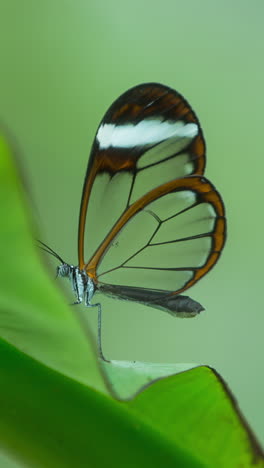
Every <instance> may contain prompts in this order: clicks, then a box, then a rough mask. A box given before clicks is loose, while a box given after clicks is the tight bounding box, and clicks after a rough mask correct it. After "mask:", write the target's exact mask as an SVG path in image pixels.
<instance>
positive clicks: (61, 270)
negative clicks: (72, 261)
mask: <svg viewBox="0 0 264 468" xmlns="http://www.w3.org/2000/svg"><path fill="white" fill-rule="evenodd" d="M74 268H75V267H74V266H72V265H69V264H68V263H64V262H63V263H61V264H60V265H59V266H57V276H61V277H62V278H69V277H70V276H71V274H72V272H73V270H74Z"/></svg>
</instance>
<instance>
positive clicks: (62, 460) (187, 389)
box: [0, 135, 264, 468]
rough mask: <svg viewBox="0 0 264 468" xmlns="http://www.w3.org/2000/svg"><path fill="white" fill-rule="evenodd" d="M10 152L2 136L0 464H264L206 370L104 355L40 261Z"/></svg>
mask: <svg viewBox="0 0 264 468" xmlns="http://www.w3.org/2000/svg"><path fill="white" fill-rule="evenodd" d="M13 160H14V156H13V154H12V151H11V150H10V146H9V144H8V143H7V140H6V138H5V136H3V135H2V137H1V138H0V182H1V183H0V200H1V210H2V211H1V219H2V223H1V230H0V243H1V244H0V245H1V269H0V353H1V366H0V382H1V385H0V434H1V436H0V441H1V447H2V450H3V454H2V458H0V466H3V467H4V468H5V467H7V466H8V467H9V466H10V467H12V468H18V467H19V466H24V467H25V466H26V467H34V468H38V467H43V468H44V467H45V468H49V467H54V468H55V467H56V468H60V467H66V468H67V467H75V468H79V467H87V466H91V467H93V468H96V467H98V468H104V467H128V468H129V467H138V468H140V467H143V466H144V467H148V466H151V467H152V468H156V467H157V468H158V467H160V468H161V467H162V468H163V467H166V468H170V467H176V466H179V467H183V468H184V467H199V466H200V467H201V466H207V467H216V468H217V467H223V468H228V467H230V468H233V467H251V466H252V467H253V466H257V467H259V466H264V461H263V454H262V452H261V449H260V448H259V446H258V445H257V442H256V441H255V439H254V437H253V435H252V433H251V432H250V431H249V430H248V428H247V426H246V425H245V424H244V422H243V421H242V419H241V416H240V414H239V413H238V411H237V408H236V406H235V404H234V401H233V400H232V398H231V397H230V394H229V392H228V390H227V389H226V387H225V385H224V383H223V381H222V380H221V378H220V377H219V376H218V375H217V374H216V373H215V372H214V371H212V370H211V369H209V368H206V367H197V368H194V369H192V370H189V371H186V372H180V373H178V374H177V375H171V376H170V377H165V376H167V375H168V374H172V373H175V372H179V371H182V370H183V368H182V365H175V366H174V365H163V366H161V365H157V364H150V363H125V362H116V361H113V362H109V361H108V362H107V361H102V362H101V363H100V365H99V363H98V360H97V357H96V353H95V351H94V350H95V346H94V343H93V341H92V339H91V337H90V333H89V331H87V327H86V326H85V327H84V326H81V325H84V323H83V321H82V322H80V319H81V320H83V317H82V316H80V315H79V313H78V315H77V312H76V308H70V307H68V306H67V304H66V301H65V299H64V298H63V296H62V294H61V292H60V291H59V290H58V289H56V287H55V286H54V284H53V283H54V281H53V282H52V279H50V277H49V275H48V274H47V272H46V270H45V269H44V268H43V265H42V262H41V256H40V254H39V251H38V250H37V248H36V247H35V245H34V241H33V240H32V222H31V220H30V218H29V215H28V214H27V210H26V196H25V194H24V190H23V187H22V184H21V182H20V180H19V177H18V174H17V170H16V169H15V166H14V163H13ZM30 226H31V228H30ZM72 309H74V310H72ZM77 318H78V319H79V320H77ZM161 377H162V378H161ZM153 379H154V380H155V383H154V384H151V382H152V381H153ZM142 389H144V390H143V391H140V390H142ZM111 394H114V395H116V396H117V397H118V398H119V401H118V400H117V399H114V398H113V397H112V396H111ZM133 396H134V397H133ZM132 397H133V398H132ZM122 398H123V401H120V400H121V399H122ZM128 398H130V399H128ZM12 460H14V462H12Z"/></svg>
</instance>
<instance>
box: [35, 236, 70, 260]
mask: <svg viewBox="0 0 264 468" xmlns="http://www.w3.org/2000/svg"><path fill="white" fill-rule="evenodd" d="M37 241H38V242H39V243H40V244H41V245H39V248H40V249H42V250H44V252H47V253H49V254H50V255H52V256H53V257H55V258H57V260H59V261H60V262H61V263H65V261H64V260H63V259H62V258H61V257H60V256H59V255H58V254H57V252H55V250H53V249H52V248H51V247H49V246H48V245H47V244H45V243H44V242H42V241H41V240H39V239H37Z"/></svg>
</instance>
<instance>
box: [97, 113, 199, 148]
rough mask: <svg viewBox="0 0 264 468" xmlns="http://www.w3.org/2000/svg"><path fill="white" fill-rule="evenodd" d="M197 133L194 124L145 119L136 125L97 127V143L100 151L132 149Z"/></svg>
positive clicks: (192, 135) (196, 126)
mask: <svg viewBox="0 0 264 468" xmlns="http://www.w3.org/2000/svg"><path fill="white" fill-rule="evenodd" d="M198 132H199V129H198V125H197V124H195V123H185V122H182V121H180V120H179V121H177V122H172V121H168V120H167V121H160V120H158V119H145V120H142V121H141V122H139V123H138V124H136V125H133V124H125V125H114V124H103V125H101V126H100V127H99V130H98V133H97V136H96V138H97V141H98V143H99V147H100V149H106V148H109V147H111V146H112V147H113V146H115V147H116V148H130V147H131V148H133V147H134V146H143V145H154V144H155V143H159V142H160V141H163V140H165V139H168V138H172V137H174V138H175V137H176V136H178V137H179V138H190V139H191V138H194V137H195V136H196V135H197V134H198Z"/></svg>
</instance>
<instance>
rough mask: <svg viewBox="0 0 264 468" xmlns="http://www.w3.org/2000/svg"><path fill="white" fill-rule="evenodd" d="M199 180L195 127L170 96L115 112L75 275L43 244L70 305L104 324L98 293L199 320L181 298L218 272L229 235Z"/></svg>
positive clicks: (85, 216)
mask: <svg viewBox="0 0 264 468" xmlns="http://www.w3.org/2000/svg"><path fill="white" fill-rule="evenodd" d="M204 170H205V141H204V137H203V133H202V130H201V127H200V124H199V121H198V119H197V117H196V115H195V113H194V112H193V110H192V108H191V107H190V105H189V104H188V103H187V101H186V100H185V99H184V98H183V97H182V96H181V95H180V94H179V93H177V92H176V91H175V90H173V89H170V88H168V87H167V86H163V85H161V84H157V83H147V84H142V85H139V86H135V87H134V88H132V89H130V90H128V91H127V92H125V93H124V94H123V95H122V96H120V97H119V98H118V99H117V100H116V101H115V102H114V103H113V104H112V106H111V107H110V108H109V110H108V111H107V112H106V114H105V116H104V118H103V120H102V122H101V124H100V125H99V128H98V130H97V133H96V136H95V140H94V143H93V147H92V151H91V156H90V159H89V164H88V168H87V173H86V176H85V181H84V187H83V194H82V201H81V207H80V217H79V234H78V257H79V263H78V266H77V267H74V266H72V265H68V264H67V263H65V262H64V261H63V260H62V259H61V257H59V256H58V255H57V254H55V252H54V251H52V250H51V249H49V248H48V247H47V246H46V245H45V244H43V245H44V247H45V248H48V249H49V251H50V253H52V254H54V255H55V256H56V257H57V258H58V259H59V260H60V261H61V265H60V266H59V267H58V275H59V276H63V277H68V278H69V279H70V281H71V284H72V287H73V290H74V292H75V294H76V302H77V303H80V302H83V301H84V303H85V305H86V306H88V307H93V306H97V307H98V308H99V315H100V317H101V307H100V304H92V303H91V301H92V298H93V295H94V293H95V292H97V291H99V292H101V293H104V294H107V295H110V296H112V297H114V298H118V299H125V300H130V301H136V302H139V303H142V304H145V305H148V306H151V307H154V308H158V309H162V310H164V311H166V312H169V313H170V314H172V315H175V316H181V317H192V316H195V315H196V314H197V313H199V312H200V311H201V310H203V307H202V306H201V305H200V304H199V303H198V302H196V301H194V300H193V299H191V298H189V297H188V296H184V295H182V292H184V291H185V290H186V289H187V288H189V287H190V286H192V285H193V284H195V283H196V282H197V281H198V280H199V279H200V278H202V276H204V275H205V274H206V273H207V272H208V271H209V270H210V269H211V268H212V267H213V265H214V264H215V263H216V262H217V260H218V258H219V256H220V254H221V251H222V249H223V246H224V243H225V232H226V221H225V213H224V205H223V202H222V199H221V197H220V195H219V193H218V192H217V191H216V189H215V187H214V186H213V185H212V183H211V182H210V181H209V180H207V179H206V178H205V177H204V176H203V174H204ZM86 228H87V229H86ZM99 349H100V348H99Z"/></svg>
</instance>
